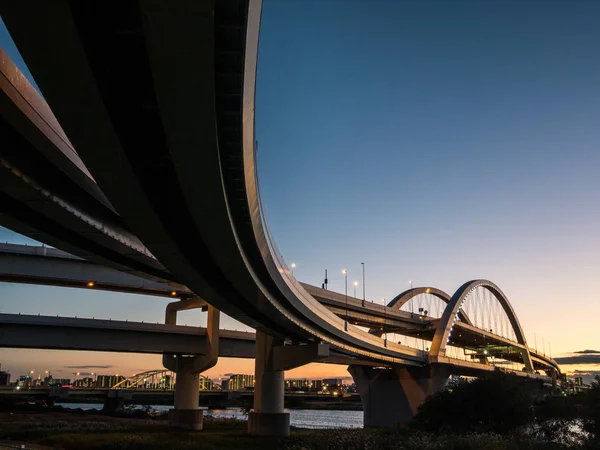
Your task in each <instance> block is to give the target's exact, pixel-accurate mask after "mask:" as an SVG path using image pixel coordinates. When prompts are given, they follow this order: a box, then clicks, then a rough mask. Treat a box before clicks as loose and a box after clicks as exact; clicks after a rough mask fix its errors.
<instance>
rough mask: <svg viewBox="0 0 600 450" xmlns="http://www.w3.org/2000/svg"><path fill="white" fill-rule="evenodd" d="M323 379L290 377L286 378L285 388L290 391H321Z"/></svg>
mask: <svg viewBox="0 0 600 450" xmlns="http://www.w3.org/2000/svg"><path fill="white" fill-rule="evenodd" d="M322 386H323V380H309V379H308V378H298V379H294V378H290V379H287V380H285V389H286V390H288V391H304V392H311V391H320V390H321V388H322Z"/></svg>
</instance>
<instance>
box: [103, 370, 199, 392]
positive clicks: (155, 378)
mask: <svg viewBox="0 0 600 450" xmlns="http://www.w3.org/2000/svg"><path fill="white" fill-rule="evenodd" d="M175 381H176V379H175V377H174V373H173V372H172V371H171V370H168V369H154V370H146V371H145V372H139V373H136V374H134V375H132V376H130V377H127V378H125V379H123V380H121V381H119V382H118V383H115V384H114V385H113V386H111V389H164V390H172V389H173V388H174V386H175ZM200 381H201V383H202V382H203V383H202V384H205V383H206V382H210V378H208V377H206V376H204V375H200Z"/></svg>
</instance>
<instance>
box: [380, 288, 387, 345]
mask: <svg viewBox="0 0 600 450" xmlns="http://www.w3.org/2000/svg"><path fill="white" fill-rule="evenodd" d="M381 302H382V303H383V346H384V347H387V330H386V329H385V323H386V321H387V320H386V319H387V309H386V307H385V298H382V299H381Z"/></svg>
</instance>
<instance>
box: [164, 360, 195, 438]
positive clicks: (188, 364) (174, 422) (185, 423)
mask: <svg viewBox="0 0 600 450" xmlns="http://www.w3.org/2000/svg"><path fill="white" fill-rule="evenodd" d="M194 358H195V357H182V356H179V357H178V358H176V366H175V367H176V368H175V374H176V376H177V378H176V382H175V408H174V409H170V410H169V425H171V426H173V427H177V428H188V429H192V430H201V429H202V427H203V416H202V410H200V409H198V402H199V399H200V373H199V372H195V371H194Z"/></svg>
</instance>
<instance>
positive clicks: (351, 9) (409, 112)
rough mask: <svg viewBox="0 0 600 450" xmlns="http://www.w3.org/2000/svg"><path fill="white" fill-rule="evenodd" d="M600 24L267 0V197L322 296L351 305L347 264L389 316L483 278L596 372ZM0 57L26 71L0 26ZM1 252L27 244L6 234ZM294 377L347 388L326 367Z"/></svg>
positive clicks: (549, 8) (52, 299)
mask: <svg viewBox="0 0 600 450" xmlns="http://www.w3.org/2000/svg"><path fill="white" fill-rule="evenodd" d="M599 20H600V4H599V3H597V2H585V1H584V2H579V3H578V7H577V8H569V7H568V5H567V3H566V2H559V1H544V2H541V1H530V2H522V1H516V0H512V1H511V0H508V1H505V2H493V1H481V2H472V1H461V0H457V1H453V2H442V1H428V2H423V1H403V2H388V1H384V0H381V1H375V0H374V1H370V2H358V1H356V2H348V3H347V4H346V7H345V8H340V7H339V4H338V2H336V1H334V0H330V1H327V0H323V1H307V2H302V4H301V5H299V4H297V3H294V2H278V1H275V0H265V2H264V10H263V21H262V24H261V42H260V51H259V66H258V78H257V83H258V84H257V105H256V107H257V111H256V113H257V123H256V137H257V140H258V142H259V147H258V163H259V172H260V183H261V194H262V197H263V200H264V203H265V208H266V212H267V218H268V220H269V224H270V228H271V230H272V231H273V233H274V236H275V238H276V241H277V244H278V246H279V249H280V251H281V253H282V254H283V255H284V257H285V259H286V261H287V262H288V264H291V263H292V262H294V263H295V264H296V266H295V268H294V274H295V276H296V277H297V278H298V279H299V280H301V281H305V282H308V283H310V284H314V285H320V284H321V282H322V280H323V276H324V270H325V269H329V281H330V283H329V288H330V289H332V290H335V291H338V292H343V289H344V285H343V283H344V277H343V275H342V274H341V269H342V268H347V269H348V271H349V274H348V277H349V280H350V282H352V281H354V280H357V281H358V282H359V283H360V285H359V286H360V287H359V288H358V290H359V292H361V293H362V279H361V262H365V266H366V291H367V298H368V299H370V300H375V301H381V299H382V298H386V299H390V298H393V297H394V296H395V295H396V294H398V293H399V292H401V291H403V290H405V289H407V288H408V287H409V280H412V281H413V283H414V285H415V286H434V287H438V288H440V289H443V290H445V291H447V292H454V290H455V289H456V288H458V287H459V286H460V284H462V283H463V282H464V281H466V280H468V279H477V278H486V279H489V280H492V281H493V282H495V283H497V284H498V285H499V286H500V287H501V288H502V290H503V291H504V292H505V293H506V295H507V296H508V298H509V300H510V302H511V304H512V305H513V307H514V309H515V310H516V313H517V316H518V317H519V320H520V322H521V325H522V326H523V328H524V330H525V332H526V337H527V339H528V341H529V344H530V345H533V342H534V339H535V338H534V336H536V337H537V341H538V347H539V348H541V347H542V345H541V342H542V340H543V341H544V342H545V343H548V342H550V343H551V346H552V354H553V356H562V357H565V358H566V357H568V358H575V359H574V360H570V362H576V361H586V365H585V366H572V367H584V369H582V370H586V371H588V372H593V371H598V372H600V354H598V355H596V354H594V355H591V358H590V355H589V354H588V355H586V354H575V356H570V355H572V354H574V353H573V352H577V351H584V350H586V349H590V350H598V349H599V348H600V337H599V335H598V332H597V318H598V317H600V303H598V301H597V300H598V298H597V289H596V286H595V282H596V280H597V276H598V275H597V274H598V271H599V269H600V239H598V230H599V229H600V210H599V209H598V207H597V197H598V192H600V177H598V176H597V168H598V167H600V153H598V152H597V147H598V144H599V143H600V128H599V127H598V126H597V121H598V116H599V115H600V110H599V109H600V106H599V105H600V87H599V86H598V83H597V80H598V79H599V78H600V59H599V58H598V57H597V49H596V43H597V42H598V41H599V40H600V28H599V27H598V26H597V23H598V22H599ZM0 46H2V47H3V48H4V49H5V50H7V52H8V54H9V55H10V56H11V57H12V58H14V59H15V62H16V63H17V64H18V65H19V66H20V67H21V68H22V69H23V70H25V67H24V65H23V62H22V61H21V60H20V59H19V57H18V52H17V51H16V50H15V49H14V47H13V46H12V43H11V41H10V38H9V36H8V33H7V32H6V30H5V29H4V26H3V24H2V23H0ZM25 73H26V74H28V72H25ZM0 241H10V242H29V243H31V241H30V240H28V239H26V238H23V237H20V236H18V235H15V234H14V233H12V232H10V231H8V230H4V229H0ZM0 296H1V297H2V301H1V302H0V310H1V312H10V313H18V312H22V313H29V314H38V313H40V314H48V315H56V314H59V315H65V316H69V315H70V316H75V315H76V316H79V317H102V318H107V317H112V318H115V319H116V318H122V319H129V320H139V321H142V320H144V321H148V322H161V321H163V320H164V307H165V304H166V301H167V300H165V299H159V298H153V297H146V296H139V295H128V294H116V293H108V292H99V291H98V292H96V291H85V290H75V289H61V288H48V287H41V286H28V285H16V284H9V283H7V284H3V285H1V286H0ZM180 317H181V320H180V323H188V324H190V325H203V323H204V321H205V318H204V315H203V314H201V313H199V312H197V311H187V312H184V313H182V314H181V315H180ZM222 326H223V327H225V328H229V329H236V328H237V329H240V330H242V329H243V330H248V327H246V326H244V325H242V324H240V323H238V322H236V321H234V320H233V319H230V318H224V319H223V320H222ZM0 362H1V363H2V364H3V367H11V366H12V367H17V368H22V369H21V370H23V369H26V367H27V366H28V365H31V363H32V362H35V365H36V367H37V366H42V365H43V366H50V365H53V366H55V367H57V368H60V367H65V368H66V367H67V366H69V365H101V366H102V365H114V366H115V367H119V368H120V369H119V370H120V371H129V372H131V373H133V372H135V371H136V370H138V369H144V370H145V369H153V368H159V367H161V362H160V357H159V356H150V355H131V354H128V355H121V354H118V355H117V354H105V353H102V354H99V353H97V354H94V353H90V352H81V353H75V352H71V353H69V352H53V351H45V350H44V351H42V350H39V351H36V350H13V349H2V350H0ZM79 362H81V364H80V363H79ZM61 370H62V369H61ZM65 370H67V369H65ZM574 370H577V369H574ZM227 372H246V373H252V372H253V362H252V361H250V360H244V361H236V360H229V359H222V360H221V361H219V363H218V365H217V366H216V367H215V368H213V369H211V370H210V371H208V373H209V374H219V373H227ZM293 372H294V374H298V375H297V376H307V377H313V376H314V377H319V376H321V375H320V374H326V375H324V376H327V377H332V376H338V375H340V376H347V372H346V368H345V366H330V365H322V364H319V365H310V366H307V367H303V368H299V369H296V370H295V371H293ZM294 376H296V375H294ZM211 377H212V375H211Z"/></svg>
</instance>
